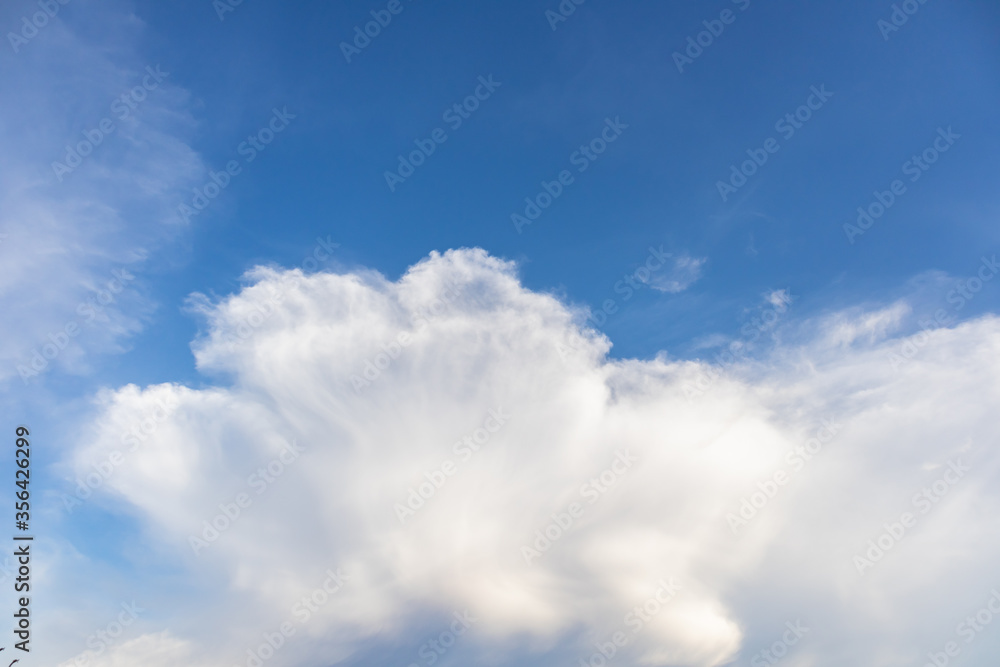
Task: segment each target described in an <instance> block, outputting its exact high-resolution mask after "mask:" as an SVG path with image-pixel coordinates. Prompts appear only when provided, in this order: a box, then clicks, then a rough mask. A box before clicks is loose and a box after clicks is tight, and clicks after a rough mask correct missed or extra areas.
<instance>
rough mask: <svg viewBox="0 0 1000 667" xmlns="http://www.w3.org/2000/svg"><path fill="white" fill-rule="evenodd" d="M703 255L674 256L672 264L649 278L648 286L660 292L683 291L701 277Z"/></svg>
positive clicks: (673, 292) (704, 260)
mask: <svg viewBox="0 0 1000 667" xmlns="http://www.w3.org/2000/svg"><path fill="white" fill-rule="evenodd" d="M706 261H707V260H706V258H704V257H700V258H699V257H691V256H690V255H681V256H680V257H676V258H674V265H673V266H672V267H671V268H670V269H669V270H665V271H659V272H656V273H654V274H652V276H650V279H649V286H650V287H652V288H653V289H655V290H659V291H661V292H669V293H671V294H677V293H678V292H683V291H684V290H686V289H687V288H688V287H690V286H691V285H693V284H694V283H695V281H697V280H698V279H699V278H701V267H702V266H704V264H705V262H706Z"/></svg>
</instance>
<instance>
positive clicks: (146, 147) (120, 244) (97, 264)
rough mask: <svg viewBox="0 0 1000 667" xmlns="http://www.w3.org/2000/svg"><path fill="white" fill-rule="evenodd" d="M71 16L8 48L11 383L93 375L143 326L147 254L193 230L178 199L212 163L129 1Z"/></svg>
mask: <svg viewBox="0 0 1000 667" xmlns="http://www.w3.org/2000/svg"><path fill="white" fill-rule="evenodd" d="M23 9H24V7H23V6H22V10H23ZM35 9H36V10H37V7H35ZM10 10H11V11H14V10H16V8H14V7H11V8H10ZM5 14H9V12H5ZM66 16H67V14H66V12H62V13H60V14H59V15H57V16H56V18H54V19H52V20H51V21H50V22H49V23H48V24H47V25H46V26H45V27H44V29H43V30H41V31H39V34H38V35H37V36H36V37H34V38H33V39H32V40H31V42H30V43H28V44H27V45H25V46H23V47H22V48H21V49H20V50H19V51H18V52H16V53H15V52H14V51H13V50H11V49H9V48H8V49H4V50H0V63H2V65H0V85H2V87H3V89H4V90H5V91H7V93H8V94H7V95H5V96H4V97H3V100H0V116H2V117H3V118H4V120H5V123H4V124H3V125H2V126H0V140H2V142H3V144H4V147H5V148H4V151H3V152H2V155H0V184H2V185H0V199H2V200H3V203H4V205H3V207H2V209H0V234H2V243H0V299H2V300H3V303H4V308H5V312H6V313H7V314H8V317H7V318H5V320H4V324H3V325H2V327H0V340H2V341H3V342H2V343H0V380H4V379H10V378H15V381H16V382H17V384H18V385H21V381H20V380H19V379H16V378H17V376H18V375H20V376H21V377H22V378H24V379H26V380H36V379H37V378H38V377H39V376H40V375H42V374H44V373H47V372H49V371H51V369H52V368H53V367H58V368H61V369H63V370H66V371H70V372H76V373H81V372H86V371H87V370H88V369H89V368H90V364H89V363H88V361H87V360H88V356H89V355H90V354H94V353H96V354H106V353H114V352H117V351H120V350H121V349H122V345H123V341H125V340H126V339H127V338H128V337H129V336H131V335H134V334H135V333H136V332H137V331H139V330H141V329H142V328H143V326H144V325H145V323H146V322H147V321H148V320H149V316H150V314H151V312H152V310H153V308H154V304H152V303H151V302H150V300H149V298H148V297H147V296H146V295H145V293H144V289H143V285H144V283H145V281H144V280H143V278H142V273H143V270H142V269H143V267H144V263H146V262H147V261H148V260H149V258H150V257H151V256H152V255H153V254H154V253H155V252H157V251H159V250H162V249H163V248H165V247H169V244H170V242H171V241H172V240H173V239H174V238H176V236H177V235H178V234H179V233H181V232H182V231H183V229H184V228H183V226H181V225H179V224H178V219H177V210H176V209H177V204H178V203H179V202H180V201H182V200H183V198H184V196H185V195H186V194H187V192H189V190H188V186H189V184H190V183H192V182H193V181H194V179H196V178H198V177H199V176H200V175H201V174H202V173H203V171H204V166H203V164H202V161H201V158H200V157H199V156H198V154H197V153H196V152H195V151H194V150H193V149H192V148H191V146H190V141H191V137H192V136H193V135H194V131H195V122H194V120H193V118H192V117H191V115H190V114H189V113H188V111H187V109H188V107H189V106H190V99H189V95H188V93H187V91H186V90H185V89H183V88H182V87H180V86H179V85H178V84H177V83H176V82H175V81H174V77H172V76H171V73H170V71H169V70H170V67H169V66H166V65H167V64H166V63H157V62H147V61H145V60H144V59H143V56H141V55H140V53H139V52H138V48H137V46H136V45H137V43H138V42H139V41H140V39H141V37H142V34H143V31H144V26H143V24H142V23H141V21H140V20H139V19H138V18H136V16H135V14H134V13H133V12H132V11H131V9H130V8H129V7H128V6H127V5H126V3H120V2H112V3H108V4H103V5H100V6H98V5H93V6H90V5H88V6H87V7H86V21H92V22H93V25H87V26H84V27H82V28H81V27H79V26H77V25H75V24H69V23H67V22H64V20H63V19H64V18H65V17H66ZM4 19H5V22H4V25H14V24H17V23H19V21H20V14H19V13H17V12H16V11H14V15H12V16H11V15H8V16H4ZM80 20H81V21H82V20H83V19H80ZM147 68H148V69H147ZM151 73H152V74H151ZM153 75H155V76H153ZM144 82H145V84H146V85H145V87H144V85H143V83H144ZM123 96H124V98H123ZM25 128H30V130H25ZM67 165H69V166H67ZM123 272H124V273H125V275H126V276H132V277H131V278H128V277H125V278H123V277H122V276H123ZM18 366H20V367H21V371H18Z"/></svg>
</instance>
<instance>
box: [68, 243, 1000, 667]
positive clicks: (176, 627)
mask: <svg viewBox="0 0 1000 667" xmlns="http://www.w3.org/2000/svg"><path fill="white" fill-rule="evenodd" d="M248 279H249V284H248V285H247V286H246V287H245V288H244V289H243V290H242V291H240V292H239V293H238V294H234V295H232V296H230V297H228V298H226V299H224V300H222V301H220V302H210V301H208V300H207V299H205V298H201V299H196V300H195V302H194V303H196V304H197V308H198V309H199V310H200V312H201V314H202V315H203V316H204V317H205V318H206V319H207V324H208V326H207V328H206V332H205V334H204V335H203V336H202V337H201V338H199V339H198V340H197V341H195V342H194V345H193V349H194V351H195V356H196V359H197V364H198V367H199V369H200V370H201V371H202V372H204V373H205V374H207V375H208V376H209V377H212V378H215V379H216V382H217V383H218V384H217V386H214V387H205V388H200V389H195V388H187V387H181V386H177V385H172V384H161V385H155V386H150V387H146V388H139V387H136V386H132V385H129V386H126V387H122V388H120V389H117V390H107V391H105V392H103V393H102V394H100V396H99V397H98V416H97V418H96V420H95V422H94V424H93V430H92V432H93V433H94V435H93V436H92V437H89V436H88V437H85V438H84V439H83V441H82V442H81V444H80V446H79V447H78V449H77V450H76V452H75V454H74V457H73V462H72V466H71V467H70V468H69V469H67V470H66V474H67V477H69V478H76V477H80V478H83V477H84V476H86V475H87V474H90V473H92V472H93V471H94V467H93V466H94V464H95V463H97V462H100V461H105V460H109V457H111V456H113V455H114V453H115V452H119V454H120V457H121V460H120V463H118V464H116V466H115V467H114V470H113V472H111V473H110V474H109V475H108V476H107V477H106V479H105V480H104V481H103V482H102V484H101V485H100V486H99V489H98V491H97V492H96V493H95V496H96V499H91V500H89V501H88V502H91V503H95V502H96V503H100V504H104V505H105V506H107V507H109V508H111V507H114V508H116V509H115V511H126V512H128V513H129V514H130V515H132V516H134V517H135V518H136V520H137V521H138V526H139V527H140V529H141V530H142V531H143V534H144V536H145V537H144V540H145V541H147V542H148V543H149V544H151V545H152V546H151V547H150V549H152V550H153V552H155V553H156V557H157V561H158V562H163V563H166V564H167V565H165V566H164V567H169V568H171V570H174V569H176V568H180V569H181V570H183V571H185V572H187V573H188V576H189V577H191V578H192V579H193V580H196V581H199V582H205V583H204V584H203V587H202V588H203V589H202V591H201V593H200V595H197V596H194V597H193V598H192V599H190V600H178V599H175V598H170V599H166V600H160V601H158V602H159V606H158V605H157V601H150V602H149V603H148V606H149V607H151V608H157V609H160V611H159V612H158V616H157V619H158V622H159V623H160V624H161V627H159V628H157V631H169V632H170V633H171V636H174V637H179V638H181V639H177V640H176V641H181V642H185V644H184V645H183V646H182V647H181V648H175V649H171V650H177V651H181V650H187V648H185V647H187V646H189V645H190V646H194V647H197V650H196V651H195V653H196V654H197V655H199V656H203V657H204V660H206V661H207V662H208V663H210V664H216V663H217V664H237V663H238V664H246V660H247V659H248V657H247V656H248V653H247V651H251V652H252V651H255V650H257V649H258V648H259V647H260V646H262V644H261V642H262V641H264V640H263V639H262V637H264V635H265V634H266V633H272V634H273V633H274V632H275V631H276V628H280V627H282V624H285V623H287V624H289V625H288V627H290V628H291V629H292V630H294V634H292V635H290V636H289V638H288V640H287V641H286V642H284V643H283V646H282V648H280V651H281V652H282V656H281V660H282V661H283V662H284V663H286V664H296V665H314V664H321V663H322V664H328V663H329V662H332V661H334V660H335V659H340V658H344V659H346V658H348V657H352V659H354V660H361V661H364V660H365V659H367V660H375V659H376V657H373V656H381V657H378V659H379V660H385V659H386V658H385V653H379V651H391V652H392V655H393V660H396V661H397V662H398V663H399V664H407V663H412V662H418V663H423V661H424V658H423V657H420V655H421V654H420V653H419V652H420V651H421V650H428V651H434V650H436V649H433V648H428V646H430V645H429V644H428V643H427V642H428V641H429V640H431V639H433V638H436V637H440V636H445V635H443V634H442V633H448V632H451V631H452V630H454V629H455V628H454V626H453V625H452V623H453V622H454V621H453V620H452V619H453V618H454V616H453V614H456V613H457V614H463V613H467V614H469V615H470V616H471V617H474V618H475V619H476V622H475V623H474V625H472V626H471V628H470V629H469V630H468V635H463V636H462V637H460V638H459V639H458V640H457V641H455V640H456V638H455V636H452V637H451V640H452V641H454V642H455V647H454V648H453V649H448V651H450V652H449V653H448V656H447V658H443V660H451V659H456V660H457V659H459V657H460V656H461V657H464V658H465V659H468V660H472V659H473V658H475V659H484V660H485V659H488V660H489V661H490V662H491V663H494V664H513V662H518V663H519V664H520V663H521V662H525V661H527V662H529V664H536V663H535V662H532V661H536V662H537V664H549V663H550V662H551V657H550V656H553V655H558V656H561V657H563V658H565V659H566V660H568V661H569V663H572V664H576V663H577V662H578V660H580V659H585V660H586V659H589V656H592V655H593V654H594V652H595V651H599V650H600V646H604V647H605V649H607V643H608V642H612V643H613V642H614V641H615V639H614V638H615V637H616V636H618V635H616V633H619V632H620V633H621V635H620V637H623V638H624V639H625V642H624V645H623V646H620V647H619V648H617V649H616V651H617V652H618V654H619V656H620V657H618V658H616V659H618V660H620V661H621V662H622V664H627V663H628V662H634V663H635V664H643V665H698V666H710V665H723V664H727V663H728V662H730V661H732V660H734V659H737V658H739V659H740V660H741V661H742V662H746V661H748V660H749V659H750V657H751V656H753V655H754V654H755V653H756V652H757V651H759V650H761V649H764V648H767V647H768V646H771V645H772V644H773V643H774V642H775V641H778V640H781V638H782V636H783V633H784V632H785V631H786V629H787V628H786V625H785V624H786V622H789V623H793V624H794V623H796V622H801V624H802V625H803V626H805V627H807V628H808V629H809V630H808V632H807V633H806V634H805V635H804V636H803V637H802V639H801V641H800V642H797V643H796V645H795V646H793V647H791V648H790V649H789V651H790V655H789V658H788V660H789V661H790V662H789V664H799V665H809V664H873V665H875V664H879V665H888V664H897V663H892V662H891V660H890V658H889V657H888V656H895V658H894V659H896V660H897V661H899V660H904V661H910V662H911V663H912V662H915V661H917V660H919V658H920V656H922V655H923V654H924V653H925V652H926V651H929V650H932V649H933V648H934V646H936V645H937V644H938V641H937V640H938V639H940V640H941V642H940V643H941V644H943V643H944V641H945V640H947V639H948V638H949V636H950V635H951V633H952V631H953V628H954V623H955V622H956V620H955V619H956V618H960V617H961V615H963V614H964V613H966V610H965V608H964V607H963V606H962V600H963V599H965V598H966V597H968V598H970V599H978V595H979V593H980V592H983V593H987V592H988V591H989V589H990V587H991V586H996V584H997V582H996V581H995V579H994V578H993V577H994V576H995V563H996V562H997V557H998V556H1000V536H998V535H997V534H996V531H995V530H992V526H993V525H994V517H995V516H996V513H997V511H998V510H1000V502H998V500H1000V492H998V491H997V489H996V485H995V483H994V480H993V478H992V477H991V475H995V473H996V470H997V464H998V462H1000V457H998V454H997V452H996V448H995V415H994V414H993V413H994V412H995V409H994V408H993V407H992V406H995V405H996V404H997V401H998V399H1000V387H998V385H997V383H996V377H997V376H998V371H1000V367H998V366H1000V361H998V360H1000V355H998V351H1000V320H998V319H997V318H995V317H992V316H990V317H983V318H980V319H976V320H973V321H968V322H965V323H963V324H960V325H958V326H955V327H953V328H943V329H938V330H937V331H936V333H935V334H934V335H933V336H929V338H928V339H927V340H924V341H923V344H922V345H921V346H920V348H919V352H918V353H917V354H916V355H914V356H913V358H911V359H910V360H909V362H908V363H907V364H905V365H902V366H899V367H897V368H894V367H893V366H892V364H891V363H890V362H889V361H888V355H889V354H890V353H891V352H893V351H895V350H896V349H897V348H898V347H899V345H900V342H901V341H900V340H899V339H891V338H887V337H888V335H889V332H891V330H892V328H891V325H892V323H893V322H895V321H896V319H897V318H898V317H899V316H900V314H901V313H902V312H903V307H902V306H901V305H898V304H897V305H894V306H891V307H889V308H888V309H887V310H877V311H875V312H868V311H863V310H862V311H848V312H845V313H839V314H831V315H828V316H825V317H824V318H819V319H818V320H816V321H815V322H813V323H811V325H810V326H798V327H797V328H795V329H794V331H795V332H797V333H796V335H795V336H786V337H782V339H781V340H783V341H793V342H782V343H781V344H780V345H778V346H777V347H775V348H774V349H773V350H772V351H771V352H770V353H769V354H768V356H767V357H766V358H758V359H750V358H747V359H744V360H743V361H741V362H740V363H737V364H734V365H732V366H730V367H727V368H721V369H720V368H718V367H713V366H712V365H710V364H707V363H702V362H696V361H681V362H672V361H669V360H668V359H667V358H666V357H659V358H657V359H653V360H648V361H643V360H620V361H619V360H613V359H610V358H609V357H608V351H609V349H610V341H609V340H608V339H607V338H605V337H604V336H603V335H601V334H599V333H597V332H595V331H593V330H589V329H587V328H585V327H584V325H583V322H584V320H583V317H584V315H585V314H583V313H580V312H577V311H575V310H572V309H571V308H569V307H567V306H566V305H565V304H563V303H561V302H560V301H558V300H557V299H556V298H554V297H553V296H551V295H548V294H542V293H537V292H533V291H531V290H528V289H526V288H524V287H523V286H522V285H521V284H520V283H519V281H518V278H517V275H516V267H515V266H514V265H512V264H511V263H509V262H505V261H502V260H500V259H497V258H495V257H492V256H490V255H488V254H487V253H485V252H484V251H482V250H478V249H473V250H454V251H448V252H446V253H444V254H437V253H432V254H431V255H430V256H429V257H428V258H426V259H424V260H423V261H421V262H419V263H418V264H416V265H414V266H413V267H411V268H410V270H409V271H408V272H407V273H406V274H404V275H403V276H402V277H401V278H400V279H399V280H398V281H390V280H387V279H385V278H383V277H382V276H380V275H378V274H375V273H372V272H356V273H344V274H333V273H315V274H311V275H304V274H302V273H301V272H300V271H280V270H277V269H268V268H258V269H256V270H254V271H253V272H252V273H251V274H250V275H249V276H248ZM276 295H277V298H276ZM775 298H777V297H775ZM255 313H256V314H257V315H256V316H255V317H254V314H255ZM247 323H250V325H251V328H252V335H248V336H243V337H239V338H238V339H237V340H236V341H235V342H234V339H233V337H232V336H231V335H230V333H231V332H232V331H234V330H237V329H238V328H239V327H240V326H244V327H246V326H247ZM706 375H711V376H712V377H713V378H714V379H713V381H712V382H711V383H710V386H709V387H708V388H707V389H705V390H703V391H698V392H694V393H692V392H690V391H686V390H687V389H688V388H690V387H691V386H695V385H697V383H698V381H699V378H702V377H704V376H706ZM162 406H166V407H165V408H164V407H162ZM144 421H147V422H149V424H150V426H149V428H148V429H146V428H145V427H142V426H140V427H139V430H138V432H136V431H135V430H134V428H135V425H136V424H142V423H143V422H144ZM130 431H131V432H132V433H133V437H132V438H131V439H130V437H129V433H130ZM116 460H117V459H116ZM956 461H959V462H960V463H959V465H964V466H970V469H969V470H968V471H967V472H964V473H963V476H962V477H961V478H960V479H959V481H958V482H957V483H956V484H949V485H948V487H947V493H946V494H945V495H942V496H940V497H937V496H935V497H936V498H937V499H936V500H935V501H934V502H933V503H930V502H929V501H928V502H927V504H928V505H930V509H929V510H928V511H927V512H926V513H923V512H922V511H921V509H922V507H923V505H922V504H915V501H914V497H915V496H918V495H919V494H920V493H921V490H922V489H932V490H933V489H935V488H937V487H935V486H934V484H935V482H936V481H937V480H938V479H939V478H940V477H941V476H942V475H943V474H944V473H943V471H944V470H945V469H948V467H949V465H953V464H954V463H955V462H956ZM928 464H930V465H931V466H932V467H930V468H928V467H927V466H928ZM69 486H70V485H69V484H68V485H67V492H69ZM939 490H940V489H939ZM932 492H933V491H932ZM934 493H936V492H934ZM400 508H403V511H401V509H400ZM407 510H408V511H407ZM904 512H910V513H912V514H913V515H914V517H915V520H916V524H915V527H909V528H907V529H906V530H905V531H904V533H905V534H904V535H903V536H901V537H899V538H898V539H896V538H894V541H893V542H892V544H891V545H890V546H889V547H888V548H886V549H883V550H882V555H881V556H879V558H877V559H875V560H873V561H872V562H871V564H870V566H864V565H861V566H859V565H858V561H857V557H858V556H859V555H860V556H861V557H862V559H864V558H865V554H867V553H868V552H869V551H871V547H870V544H871V543H873V542H874V543H875V544H876V546H877V545H878V544H879V540H880V539H882V537H881V535H882V534H883V533H885V532H886V531H887V530H889V529H887V528H886V527H885V526H890V527H892V528H891V530H893V531H894V530H896V528H895V527H894V526H895V524H897V523H899V522H900V521H901V519H900V516H901V514H902V513H904ZM882 543H883V545H884V543H885V540H884V539H882ZM872 553H873V554H874V553H875V552H872ZM859 570H860V571H859ZM338 572H342V573H343V575H344V577H345V578H346V580H345V581H344V582H342V585H337V586H336V588H334V584H333V583H330V582H332V581H333V580H332V579H331V577H334V576H338V575H337V573H338ZM146 576H151V575H146ZM675 586H676V590H675V591H674V592H673V593H668V590H670V589H672V588H673V587H675ZM319 591H322V592H319ZM955 591H962V592H963V595H955V594H954V592H955ZM986 597H988V595H984V596H983V599H985V598H986ZM303 600H305V601H307V602H308V601H312V604H311V605H309V604H306V603H303ZM209 601H210V602H209ZM205 604H209V605H210V606H211V610H212V611H211V614H207V613H206V612H205V611H203V605H205ZM303 605H305V606H303ZM166 609H169V610H170V611H169V613H167V611H166ZM306 610H308V613H306ZM192 618H196V619H198V622H197V623H192V622H191V620H190V619H192ZM449 628H451V630H449ZM873 628H874V630H873ZM171 641H174V640H171ZM188 643H189V644H188ZM448 645H449V646H451V644H450V643H449V644H448ZM436 646H440V644H436ZM320 656H323V660H325V661H326V662H322V661H321V660H320ZM332 656H337V658H334V657H332ZM397 658H398V660H397ZM212 661H215V662H214V663H213V662H212ZM227 661H228V662H227ZM111 664H117V663H111ZM123 664H124V663H123Z"/></svg>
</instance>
